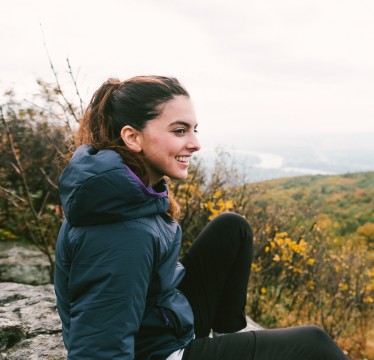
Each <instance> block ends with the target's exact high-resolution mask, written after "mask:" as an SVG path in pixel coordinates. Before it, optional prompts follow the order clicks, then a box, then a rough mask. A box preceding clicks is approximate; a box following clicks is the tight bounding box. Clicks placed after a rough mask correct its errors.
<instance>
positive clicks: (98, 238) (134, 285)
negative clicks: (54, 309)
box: [68, 221, 158, 360]
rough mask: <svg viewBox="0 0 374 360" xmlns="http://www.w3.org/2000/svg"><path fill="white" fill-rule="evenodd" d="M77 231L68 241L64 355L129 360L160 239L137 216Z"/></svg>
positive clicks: (84, 358) (69, 357) (97, 359)
mask: <svg viewBox="0 0 374 360" xmlns="http://www.w3.org/2000/svg"><path fill="white" fill-rule="evenodd" d="M79 232H80V234H79V236H76V237H77V239H78V238H79V240H77V241H74V236H73V240H72V241H71V251H72V255H73V257H72V265H71V271H70V275H69V284H68V286H69V291H70V295H71V301H70V329H69V339H68V340H69V341H68V344H69V345H68V359H74V360H86V359H90V360H92V359H95V360H100V359H116V360H117V359H121V360H130V359H131V360H132V359H134V335H135V334H136V333H137V331H138V329H139V326H140V323H141V320H142V317H143V313H144V309H145V304H146V297H147V290H148V285H149V283H150V279H151V276H152V271H153V267H154V266H155V262H156V261H157V258H158V250H157V244H158V242H157V241H156V238H155V235H154V234H153V232H152V230H151V229H150V228H149V229H147V228H146V225H144V224H141V225H140V224H139V223H137V222H136V221H132V222H126V223H116V224H108V225H100V226H97V227H96V226H90V227H87V228H84V229H82V228H81V229H80V231H79Z"/></svg>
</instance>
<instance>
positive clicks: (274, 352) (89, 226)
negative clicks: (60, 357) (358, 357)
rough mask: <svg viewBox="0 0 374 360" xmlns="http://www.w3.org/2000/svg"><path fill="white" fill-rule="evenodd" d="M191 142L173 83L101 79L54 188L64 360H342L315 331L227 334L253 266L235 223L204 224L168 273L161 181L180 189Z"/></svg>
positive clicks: (243, 227) (185, 110) (189, 117)
mask: <svg viewBox="0 0 374 360" xmlns="http://www.w3.org/2000/svg"><path fill="white" fill-rule="evenodd" d="M196 132H197V120H196V116H195V113H194V110H193V106H192V103H191V101H190V98H189V95H188V92H187V91H186V90H185V88H184V87H183V86H182V85H181V84H180V83H179V82H178V81H177V80H176V79H174V78H168V77H161V76H138V77H134V78H131V79H129V80H126V81H123V82H121V81H119V80H113V79H109V80H108V81H107V82H105V83H104V84H103V85H102V86H101V87H100V88H99V89H98V90H97V91H96V92H95V94H94V95H93V98H92V100H91V102H90V104H89V106H88V109H87V110H86V112H85V114H84V116H83V119H82V122H81V126H80V129H79V132H78V139H79V143H80V144H81V146H79V147H78V149H77V150H76V151H75V153H74V155H73V157H72V159H71V161H70V162H69V164H68V165H67V167H66V168H65V170H64V171H63V173H62V174H61V178H60V184H59V189H60V195H61V199H62V204H63V208H64V212H65V215H66V220H65V221H64V223H63V225H62V227H61V230H60V233H59V236H58V241H57V247H56V270H55V290H56V295H57V307H58V311H59V314H60V317H61V320H62V330H63V339H64V343H65V346H66V348H67V350H68V358H69V359H74V360H82V359H91V360H92V359H123V360H125V359H141V360H143V359H168V360H171V359H182V358H183V360H190V359H191V360H192V359H193V360H199V359H203V360H209V359H237V360H241V359H247V360H250V359H256V360H265V359H269V360H270V359H278V360H279V359H288V360H290V359H291V360H292V359H298V360H306V359H316V360H317V359H318V360H322V359H329V360H331V359H346V357H345V356H344V355H343V353H342V352H341V351H340V349H339V348H338V347H337V346H336V345H335V343H334V342H333V341H332V340H331V338H330V337H329V336H328V335H327V334H326V333H325V332H324V331H323V330H321V329H319V328H318V327H314V326H312V327H297V328H292V329H279V330H261V331H257V332H241V333H237V332H238V331H239V330H241V329H243V328H245V326H246V320H245V313H244V309H245V303H246V291H247V284H248V277H249V271H250V265H251V256H252V232H251V229H250V227H249V225H248V224H247V222H246V221H245V220H244V219H243V218H242V217H241V216H239V215H236V214H233V213H226V214H222V215H220V216H218V217H217V218H215V219H214V220H213V221H211V222H210V223H209V224H208V225H207V227H206V228H205V229H204V230H203V232H202V233H201V234H200V235H199V237H198V238H197V239H196V240H195V242H194V243H193V245H192V246H191V248H190V249H189V251H188V252H187V254H186V255H185V256H184V258H183V259H181V262H178V261H177V260H178V255H179V248H180V243H181V230H180V227H179V225H178V223H177V221H176V220H177V218H178V205H177V203H176V201H175V200H174V198H173V196H172V193H171V192H170V191H168V187H167V181H166V177H168V178H172V179H184V178H186V176H187V172H188V167H189V161H190V158H191V156H192V155H193V153H194V152H196V151H198V150H199V149H200V144H199V141H198V139H197V136H196ZM211 330H213V334H214V337H213V338H210V337H208V336H209V334H210V332H211ZM225 334H226V335H225ZM219 335H225V336H219Z"/></svg>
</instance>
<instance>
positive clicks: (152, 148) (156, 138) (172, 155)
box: [140, 95, 200, 185]
mask: <svg viewBox="0 0 374 360" xmlns="http://www.w3.org/2000/svg"><path fill="white" fill-rule="evenodd" d="M196 127H197V120H196V115H195V111H194V109H193V106H192V103H191V100H190V99H189V98H188V97H187V96H182V95H178V96H175V97H174V98H173V99H172V100H169V101H168V102H166V103H165V104H164V105H163V109H162V112H161V114H160V115H159V116H158V117H157V118H155V119H153V120H150V121H148V123H147V125H146V127H145V128H144V129H143V130H142V132H141V138H140V143H141V149H142V152H143V154H144V156H145V158H146V161H147V162H148V164H149V166H150V171H151V173H150V181H151V185H154V184H156V183H158V182H159V181H160V180H161V179H162V177H163V176H164V175H166V176H168V177H170V178H172V179H184V178H186V177H187V174H188V166H189V160H190V158H191V155H192V154H193V153H194V152H195V151H198V150H200V144H199V141H198V139H197V136H196V132H197V130H196Z"/></svg>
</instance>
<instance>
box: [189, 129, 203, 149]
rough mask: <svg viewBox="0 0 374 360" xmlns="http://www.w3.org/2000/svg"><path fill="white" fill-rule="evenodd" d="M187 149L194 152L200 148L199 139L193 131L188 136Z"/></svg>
mask: <svg viewBox="0 0 374 360" xmlns="http://www.w3.org/2000/svg"><path fill="white" fill-rule="evenodd" d="M187 148H188V150H190V151H192V152H195V151H199V150H200V149H201V145H200V141H199V139H198V138H197V136H196V133H193V134H192V135H191V138H190V142H189V143H188V144H187Z"/></svg>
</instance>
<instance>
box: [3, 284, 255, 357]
mask: <svg viewBox="0 0 374 360" xmlns="http://www.w3.org/2000/svg"><path fill="white" fill-rule="evenodd" d="M247 324H248V325H247V327H246V328H245V329H243V330H242V331H245V330H247V331H249V330H258V329H262V327H261V326H260V325H258V324H257V323H255V322H254V321H253V320H251V319H250V318H248V317H247ZM63 359H66V350H65V348H64V345H63V342H62V334H61V323H60V318H59V316H58V314H57V310H56V300H55V294H54V290H53V285H39V286H32V285H24V284H16V283H10V282H7V283H0V360H63Z"/></svg>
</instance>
